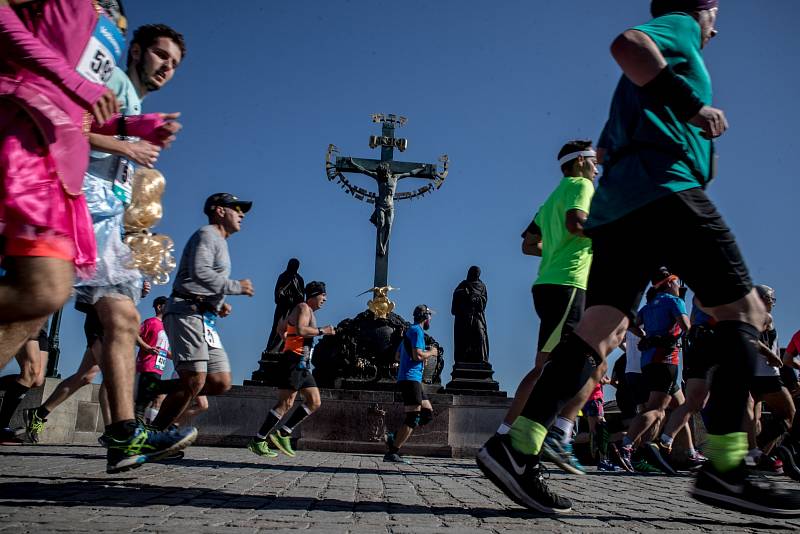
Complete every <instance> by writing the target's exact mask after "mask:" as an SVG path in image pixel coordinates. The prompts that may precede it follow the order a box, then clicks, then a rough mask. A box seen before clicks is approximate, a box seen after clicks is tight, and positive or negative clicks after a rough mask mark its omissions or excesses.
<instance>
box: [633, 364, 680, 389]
mask: <svg viewBox="0 0 800 534" xmlns="http://www.w3.org/2000/svg"><path fill="white" fill-rule="evenodd" d="M642 380H643V382H644V386H645V389H646V390H647V392H648V395H649V394H650V393H653V392H654V391H655V392H658V393H665V394H667V395H672V394H674V393H677V389H676V387H675V386H676V384H677V380H678V366H677V365H673V364H670V363H649V364H647V365H645V366H644V367H642Z"/></svg>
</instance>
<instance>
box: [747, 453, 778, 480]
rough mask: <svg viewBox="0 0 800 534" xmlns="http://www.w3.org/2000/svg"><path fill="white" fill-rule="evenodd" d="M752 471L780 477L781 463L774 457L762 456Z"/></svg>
mask: <svg viewBox="0 0 800 534" xmlns="http://www.w3.org/2000/svg"><path fill="white" fill-rule="evenodd" d="M754 469H755V470H756V471H762V472H764V473H769V474H771V475H782V474H783V462H782V461H781V459H780V458H778V457H776V456H772V455H769V456H767V455H766V454H762V455H761V457H760V458H759V459H758V462H756V465H755V468H754Z"/></svg>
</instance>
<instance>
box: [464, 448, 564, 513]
mask: <svg viewBox="0 0 800 534" xmlns="http://www.w3.org/2000/svg"><path fill="white" fill-rule="evenodd" d="M475 461H476V462H477V464H478V467H479V468H480V469H481V471H483V474H484V475H486V477H487V478H488V479H489V480H491V481H492V482H493V483H494V485H495V486H497V487H498V488H500V490H501V491H502V492H503V493H505V494H506V496H508V498H509V499H511V500H512V501H514V502H515V503H517V504H519V505H520V506H523V507H525V508H528V509H531V510H535V511H537V512H540V513H544V514H557V513H560V512H569V511H570V510H572V501H570V500H569V499H567V498H564V497H561V496H559V495H556V494H555V493H553V492H552V491H550V488H548V487H547V482H546V480H545V477H544V468H543V467H542V464H541V463H539V461H538V460H537V458H536V457H535V456H531V455H526V454H522V453H520V452H517V451H516V450H514V448H513V447H512V446H511V439H510V438H509V437H508V436H507V435H503V436H500V435H497V434H495V435H494V436H492V437H491V438H489V441H487V442H486V443H485V444H484V446H483V448H481V450H480V451H479V452H478V456H477V458H476V459H475Z"/></svg>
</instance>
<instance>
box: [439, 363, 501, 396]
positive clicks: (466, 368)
mask: <svg viewBox="0 0 800 534" xmlns="http://www.w3.org/2000/svg"><path fill="white" fill-rule="evenodd" d="M493 375H494V371H492V364H490V363H489V362H481V363H467V362H456V363H455V364H453V373H452V374H451V377H452V380H451V381H450V382H449V383H448V384H447V385H446V386H445V387H443V388H442V389H441V390H440V393H449V394H451V395H479V396H493V397H507V396H508V394H507V393H506V392H505V391H500V384H499V383H498V382H497V380H494V379H493V378H492V376H493Z"/></svg>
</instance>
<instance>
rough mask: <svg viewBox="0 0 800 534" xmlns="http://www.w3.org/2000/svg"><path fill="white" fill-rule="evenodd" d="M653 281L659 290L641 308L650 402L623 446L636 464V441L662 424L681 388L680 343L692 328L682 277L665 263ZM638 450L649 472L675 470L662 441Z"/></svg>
mask: <svg viewBox="0 0 800 534" xmlns="http://www.w3.org/2000/svg"><path fill="white" fill-rule="evenodd" d="M652 283H653V287H654V288H655V291H656V294H655V297H654V298H653V300H652V301H651V302H649V303H647V304H645V306H644V307H643V308H642V309H641V310H639V321H640V322H641V324H642V326H643V327H644V332H645V334H646V335H645V337H644V338H643V339H642V341H641V342H639V349H640V350H641V351H642V380H643V381H644V385H645V388H646V390H647V395H648V396H647V402H646V404H645V407H644V410H643V411H641V412H640V413H639V415H637V416H636V417H635V418H634V420H633V421H632V422H631V426H630V428H628V433H627V435H626V436H625V437H624V438H623V440H622V448H621V449H620V453H621V454H622V457H623V461H625V463H632V464H634V467H636V464H637V462H636V461H633V460H632V458H631V455H632V453H633V449H634V444H637V443H639V440H640V438H642V436H643V435H644V434H645V433H646V432H647V431H648V430H649V429H651V428H655V429H658V428H660V427H661V423H662V421H663V420H664V418H665V417H666V410H667V408H668V407H669V405H670V402H672V398H673V394H674V393H675V392H676V391H677V390H678V389H679V387H678V385H677V381H678V365H679V364H680V347H679V345H678V344H679V341H680V338H681V335H682V334H683V333H684V332H688V331H689V316H688V315H687V313H686V304H685V303H684V302H683V299H681V298H680V297H679V296H678V295H679V294H680V284H679V283H678V277H677V276H675V275H673V274H671V273H670V272H669V271H668V270H667V269H666V268H663V267H662V268H661V269H659V271H658V272H657V273H656V274H655V275H654V277H653V279H652ZM656 432H657V430H656ZM670 445H671V443H670ZM638 451H640V452H641V454H642V455H643V459H644V460H645V461H646V463H645V464H641V465H642V467H644V468H645V469H641V470H644V471H646V472H649V471H650V470H649V469H648V467H649V466H653V467H655V468H656V469H658V470H660V471H662V472H664V473H666V474H669V475H674V474H675V470H674V469H673V467H672V466H671V465H670V464H669V462H667V461H666V459H665V458H664V457H663V456H662V455H661V451H660V449H659V447H658V444H656V443H653V442H650V441H647V442H646V443H645V444H644V446H642V447H640V448H639V449H638Z"/></svg>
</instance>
